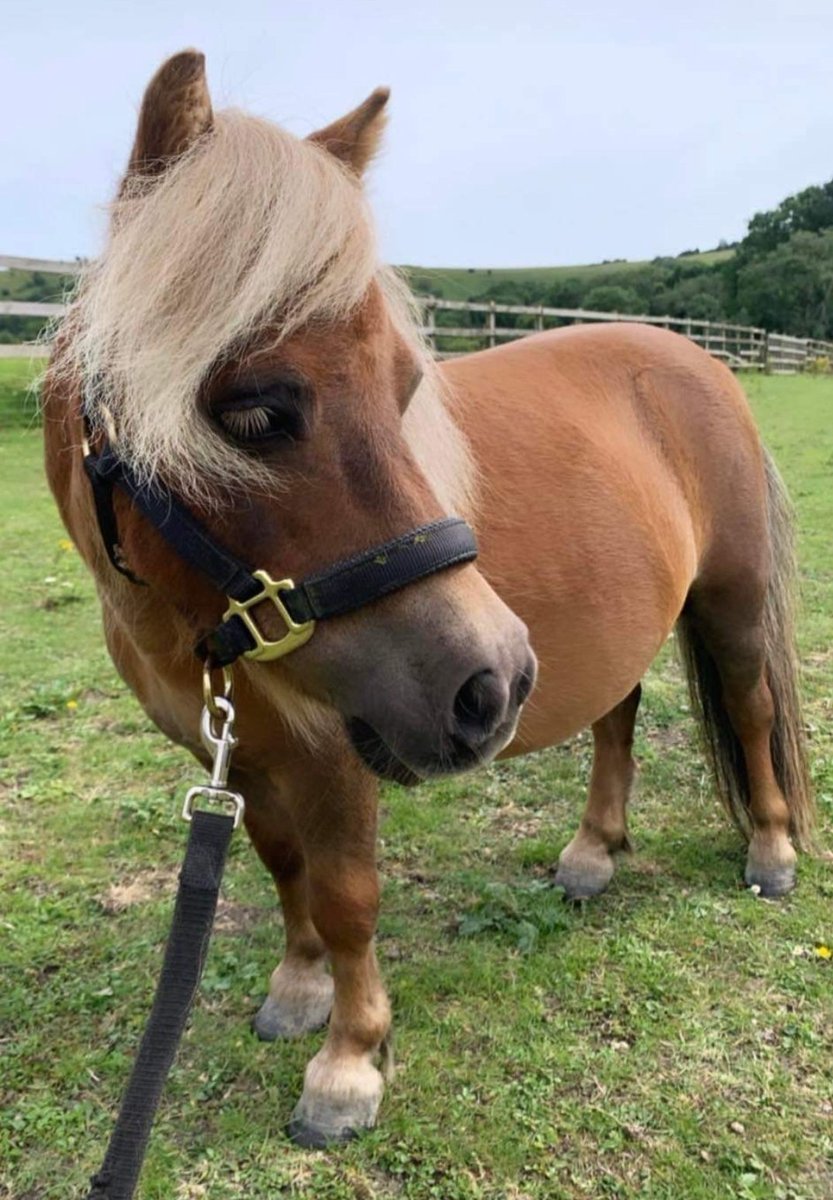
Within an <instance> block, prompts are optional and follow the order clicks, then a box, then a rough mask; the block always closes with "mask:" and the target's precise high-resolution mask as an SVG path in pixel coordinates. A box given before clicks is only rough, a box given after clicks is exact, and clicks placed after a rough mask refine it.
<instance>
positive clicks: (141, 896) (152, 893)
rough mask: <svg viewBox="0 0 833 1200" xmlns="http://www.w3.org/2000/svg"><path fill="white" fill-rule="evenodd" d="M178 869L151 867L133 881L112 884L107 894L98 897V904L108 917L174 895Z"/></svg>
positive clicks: (139, 873) (137, 875)
mask: <svg viewBox="0 0 833 1200" xmlns="http://www.w3.org/2000/svg"><path fill="white" fill-rule="evenodd" d="M177 873H178V872H177V868H175V867H163V868H154V867H151V868H149V869H148V870H146V871H139V872H137V874H136V875H134V876H133V878H132V879H129V880H125V881H123V882H122V883H111V884H110V886H109V888H108V889H107V891H106V893H105V894H104V895H103V896H99V897H98V903H99V905H100V907H101V909H102V911H103V912H105V913H107V915H108V916H111V917H112V916H115V915H116V914H117V913H122V912H126V911H127V909H128V908H135V906H136V905H137V904H146V903H147V902H148V900H155V899H157V898H158V897H160V896H164V895H173V893H174V891H175V889H176V877H177Z"/></svg>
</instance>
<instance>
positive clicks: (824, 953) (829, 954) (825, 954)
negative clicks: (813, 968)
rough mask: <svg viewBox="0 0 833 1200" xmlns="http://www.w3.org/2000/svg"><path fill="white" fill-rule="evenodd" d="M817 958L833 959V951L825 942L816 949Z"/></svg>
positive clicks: (820, 943)
mask: <svg viewBox="0 0 833 1200" xmlns="http://www.w3.org/2000/svg"><path fill="white" fill-rule="evenodd" d="M815 955H816V958H833V950H831V949H830V947H829V946H825V944H824V943H823V942H819V944H818V945H817V946H816V949H815Z"/></svg>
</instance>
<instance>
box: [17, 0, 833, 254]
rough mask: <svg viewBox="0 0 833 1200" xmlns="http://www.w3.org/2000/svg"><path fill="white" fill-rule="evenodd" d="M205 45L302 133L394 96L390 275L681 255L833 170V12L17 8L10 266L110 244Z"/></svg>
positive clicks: (766, 0)
mask: <svg viewBox="0 0 833 1200" xmlns="http://www.w3.org/2000/svg"><path fill="white" fill-rule="evenodd" d="M675 9H676V10H679V11H676V12H675V11H674V10H675ZM186 46H196V47H198V48H199V49H201V50H204V51H205V53H206V55H207V57H208V73H209V82H210V86H211V90H212V94H213V98H214V103H215V107H222V106H226V105H229V104H232V105H237V106H240V107H244V108H246V109H249V110H251V111H253V112H256V113H259V114H262V115H268V116H270V117H273V118H274V119H275V120H277V121H279V122H281V123H282V124H284V125H286V126H287V127H288V128H289V129H291V130H293V131H294V132H297V133H306V132H308V131H309V130H311V129H313V128H315V127H316V126H318V125H321V124H325V123H327V122H328V121H330V120H332V119H333V118H334V117H336V116H337V115H339V114H340V113H342V112H343V111H345V110H347V109H348V108H351V107H353V106H354V105H355V104H356V103H357V102H358V101H359V100H361V99H362V98H363V97H364V96H365V95H366V94H367V93H368V92H369V91H370V90H371V89H372V88H373V87H374V86H376V85H377V84H380V83H385V84H389V85H390V86H391V87H392V89H393V95H392V98H391V103H390V116H391V120H390V124H389V127H388V134H387V143H386V147H385V150H384V153H383V154H382V156H381V158H380V159H379V161H378V162H377V164H376V166H375V168H374V170H373V174H372V177H371V179H370V184H369V186H370V188H371V191H372V195H373V198H374V204H375V209H376V213H377V216H378V220H379V227H380V232H381V239H382V248H383V251H384V254H385V257H386V258H388V259H390V260H391V261H393V262H399V263H422V264H429V265H449V266H452V265H453V266H456V265H464V266H514V265H544V264H555V263H579V262H594V261H598V260H600V259H603V258H651V257H653V256H654V255H656V254H676V253H678V252H679V251H681V250H684V249H687V248H690V247H700V248H706V247H710V246H714V245H716V243H717V242H718V240H719V239H720V238H726V239H728V240H732V239H734V238H737V237H739V236H741V235H742V234H743V231H744V227H745V222H746V220H747V219H748V218H749V216H751V215H752V213H753V212H755V211H756V210H759V209H761V208H766V207H769V206H771V205H772V204H774V203H776V202H777V201H778V200H780V199H782V198H783V196H785V195H786V194H788V193H790V192H794V191H797V190H799V189H800V188H802V187H806V186H807V185H808V184H811V183H820V182H823V181H825V180H827V179H829V178H831V176H833V68H832V67H831V60H832V59H833V0H794V3H790V2H788V0H781V2H780V3H774V2H772V0H756V2H755V3H752V2H747V0H722V3H718V2H716V0H701V2H699V3H687V4H685V5H677V4H674V3H673V0H672V2H669V0H629V2H628V3H624V2H623V0H619V2H616V3H615V2H613V0H578V2H576V0H552V2H549V3H548V2H545V0H517V2H513V0H500V2H497V0H340V2H338V0H307V2H303V0H223V3H217V2H214V0H170V3H163V2H162V0H132V2H130V3H122V2H120V0H108V2H106V3H105V2H101V0H73V2H72V3H67V0H26V2H25V3H24V2H17V0H16V2H14V3H9V2H8V0H7V2H6V3H4V4H3V12H2V21H1V22H0V101H2V105H0V130H2V133H0V146H2V152H0V253H4V254H25V255H33V256H38V257H47V258H71V257H74V256H75V255H77V254H81V255H89V254H94V253H95V252H96V248H97V246H98V244H99V240H100V236H101V225H102V217H101V212H100V205H101V204H102V203H103V202H105V201H106V200H107V199H108V198H109V196H110V194H111V193H112V191H113V187H114V184H115V181H116V179H117V177H118V175H119V172H120V170H121V168H122V166H123V164H124V162H125V158H126V155H127V152H128V149H129V146H130V143H131V140H132V135H133V126H134V123H135V119H136V112H137V108H138V104H139V101H140V99H141V95H142V91H143V88H144V85H145V83H146V82H147V80H148V79H149V77H150V76H151V74H152V73H153V71H154V70H155V69H156V67H157V66H158V65H159V63H160V61H161V60H162V59H163V58H164V57H165V56H166V55H168V54H170V53H173V52H174V51H176V50H180V49H182V48H184V47H186Z"/></svg>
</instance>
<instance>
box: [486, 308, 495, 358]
mask: <svg viewBox="0 0 833 1200" xmlns="http://www.w3.org/2000/svg"><path fill="white" fill-rule="evenodd" d="M496 324H497V323H496V320H495V302H494V300H490V301H489V312H488V314H487V317H486V328H487V329H488V331H489V346H490V348H491V347H492V346H496V345H497V338H496V337H495V328H496Z"/></svg>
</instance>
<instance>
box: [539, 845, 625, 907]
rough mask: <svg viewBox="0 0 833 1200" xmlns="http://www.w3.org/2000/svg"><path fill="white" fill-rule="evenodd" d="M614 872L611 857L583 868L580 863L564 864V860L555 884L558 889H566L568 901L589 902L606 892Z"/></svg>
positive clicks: (559, 865)
mask: <svg viewBox="0 0 833 1200" xmlns="http://www.w3.org/2000/svg"><path fill="white" fill-rule="evenodd" d="M613 870H614V866H613V859H612V858H611V857H610V855H607V856H606V859H605V860H601V859H600V860H598V861H592V862H587V863H583V864H582V865H581V866H579V865H578V863H569V862H564V861H563V858H562V859H561V861H559V863H558V870H557V871H556V873H555V880H554V881H553V882H554V883H555V886H556V887H560V888H563V889H564V895H565V896H566V898H567V899H568V900H589V898H590V897H591V896H598V895H599V893H600V892H603V891H604V890H605V888H606V887H607V885H608V884H609V883H610V881H611V879H612V878H613Z"/></svg>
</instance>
